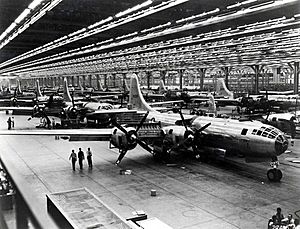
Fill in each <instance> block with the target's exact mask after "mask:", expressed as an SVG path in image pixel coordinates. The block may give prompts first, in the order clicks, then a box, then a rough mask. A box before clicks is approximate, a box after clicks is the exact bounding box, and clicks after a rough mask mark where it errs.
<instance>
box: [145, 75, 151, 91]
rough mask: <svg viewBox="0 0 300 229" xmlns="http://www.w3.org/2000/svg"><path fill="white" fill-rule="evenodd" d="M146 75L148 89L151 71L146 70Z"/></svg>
mask: <svg viewBox="0 0 300 229" xmlns="http://www.w3.org/2000/svg"><path fill="white" fill-rule="evenodd" d="M146 76H147V88H148V89H150V80H151V72H150V71H147V72H146Z"/></svg>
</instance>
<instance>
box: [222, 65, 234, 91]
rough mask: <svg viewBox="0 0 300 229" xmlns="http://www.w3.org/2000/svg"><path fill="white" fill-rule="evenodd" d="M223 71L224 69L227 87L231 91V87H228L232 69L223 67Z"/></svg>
mask: <svg viewBox="0 0 300 229" xmlns="http://www.w3.org/2000/svg"><path fill="white" fill-rule="evenodd" d="M221 69H222V71H223V72H224V75H225V85H226V87H227V88H228V89H229V87H228V78H229V73H230V71H231V69H232V68H231V67H222V68H221Z"/></svg>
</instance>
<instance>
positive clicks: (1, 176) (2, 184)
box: [0, 168, 13, 196]
mask: <svg viewBox="0 0 300 229" xmlns="http://www.w3.org/2000/svg"><path fill="white" fill-rule="evenodd" d="M12 192H13V188H12V184H11V182H10V181H9V179H8V177H7V174H6V172H5V171H4V170H3V169H2V168H0V196H3V195H6V194H8V193H12Z"/></svg>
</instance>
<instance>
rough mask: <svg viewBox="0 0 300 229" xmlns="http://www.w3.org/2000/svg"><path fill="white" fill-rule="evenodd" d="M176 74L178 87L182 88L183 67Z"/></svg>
mask: <svg viewBox="0 0 300 229" xmlns="http://www.w3.org/2000/svg"><path fill="white" fill-rule="evenodd" d="M178 74H179V89H180V90H182V84H183V82H182V81H183V74H184V69H179V70H178Z"/></svg>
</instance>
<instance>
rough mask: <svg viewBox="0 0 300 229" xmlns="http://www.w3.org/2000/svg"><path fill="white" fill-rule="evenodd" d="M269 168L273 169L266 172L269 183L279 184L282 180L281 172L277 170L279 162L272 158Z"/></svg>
mask: <svg viewBox="0 0 300 229" xmlns="http://www.w3.org/2000/svg"><path fill="white" fill-rule="evenodd" d="M270 166H271V167H272V168H273V169H269V170H268V172H267V176H268V179H269V181H272V182H279V181H280V180H281V178H282V172H281V170H280V169H278V166H279V161H278V160H277V158H274V159H273V160H272V162H271V163H270Z"/></svg>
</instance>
